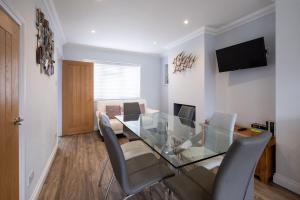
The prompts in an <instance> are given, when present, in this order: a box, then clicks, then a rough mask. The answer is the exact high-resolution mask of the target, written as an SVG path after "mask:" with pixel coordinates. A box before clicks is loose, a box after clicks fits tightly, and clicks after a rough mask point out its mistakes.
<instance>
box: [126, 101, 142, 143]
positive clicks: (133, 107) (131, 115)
mask: <svg viewBox="0 0 300 200" xmlns="http://www.w3.org/2000/svg"><path fill="white" fill-rule="evenodd" d="M123 109H124V119H125V118H127V120H137V119H138V118H139V115H140V114H141V109H140V104H139V103H138V102H129V103H124V104H123ZM123 134H124V135H125V136H126V137H127V139H128V140H129V141H130V142H131V141H136V140H139V139H140V138H139V137H137V136H136V135H135V134H134V133H132V131H131V130H129V128H127V127H126V126H123Z"/></svg>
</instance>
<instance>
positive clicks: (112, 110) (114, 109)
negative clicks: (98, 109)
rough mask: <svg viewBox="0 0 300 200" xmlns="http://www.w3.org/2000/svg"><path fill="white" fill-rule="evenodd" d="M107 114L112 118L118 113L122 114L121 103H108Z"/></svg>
mask: <svg viewBox="0 0 300 200" xmlns="http://www.w3.org/2000/svg"><path fill="white" fill-rule="evenodd" d="M106 114H107V116H108V117H109V118H110V119H114V118H115V116H116V115H121V106H119V105H107V106H106Z"/></svg>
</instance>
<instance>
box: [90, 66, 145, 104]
mask: <svg viewBox="0 0 300 200" xmlns="http://www.w3.org/2000/svg"><path fill="white" fill-rule="evenodd" d="M140 71H141V70H140V66H130V65H118V64H98V63H95V64H94V98H95V99H130V98H138V97H140V73H141V72H140Z"/></svg>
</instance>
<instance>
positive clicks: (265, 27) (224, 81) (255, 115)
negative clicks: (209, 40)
mask: <svg viewBox="0 0 300 200" xmlns="http://www.w3.org/2000/svg"><path fill="white" fill-rule="evenodd" d="M258 37H264V38H265V43H266V48H267V49H268V57H267V59H268V66H267V67H260V68H253V69H244V70H237V71H232V72H223V73H219V72H218V69H216V71H217V73H216V80H217V81H216V87H217V89H216V91H217V92H216V99H217V102H216V110H218V111H224V112H229V113H237V114H238V118H237V123H238V124H240V125H243V126H249V125H250V124H251V123H253V122H261V123H265V121H267V120H275V14H274V13H273V14H270V15H267V16H264V17H262V18H259V19H257V20H255V21H253V22H250V23H247V24H245V25H243V26H240V27H238V28H235V29H233V30H230V31H228V32H225V33H223V34H221V35H218V36H216V41H215V49H220V48H224V47H228V46H231V45H234V44H238V43H241V42H245V41H248V40H252V39H255V38H258ZM216 68H217V67H216Z"/></svg>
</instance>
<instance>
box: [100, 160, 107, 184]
mask: <svg viewBox="0 0 300 200" xmlns="http://www.w3.org/2000/svg"><path fill="white" fill-rule="evenodd" d="M104 162H105V163H104V166H103V169H102V172H101V175H100V178H99V182H98V187H100V186H101V182H102V178H103V174H104V171H105V168H106V165H107V163H108V158H106V160H105V161H104Z"/></svg>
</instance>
